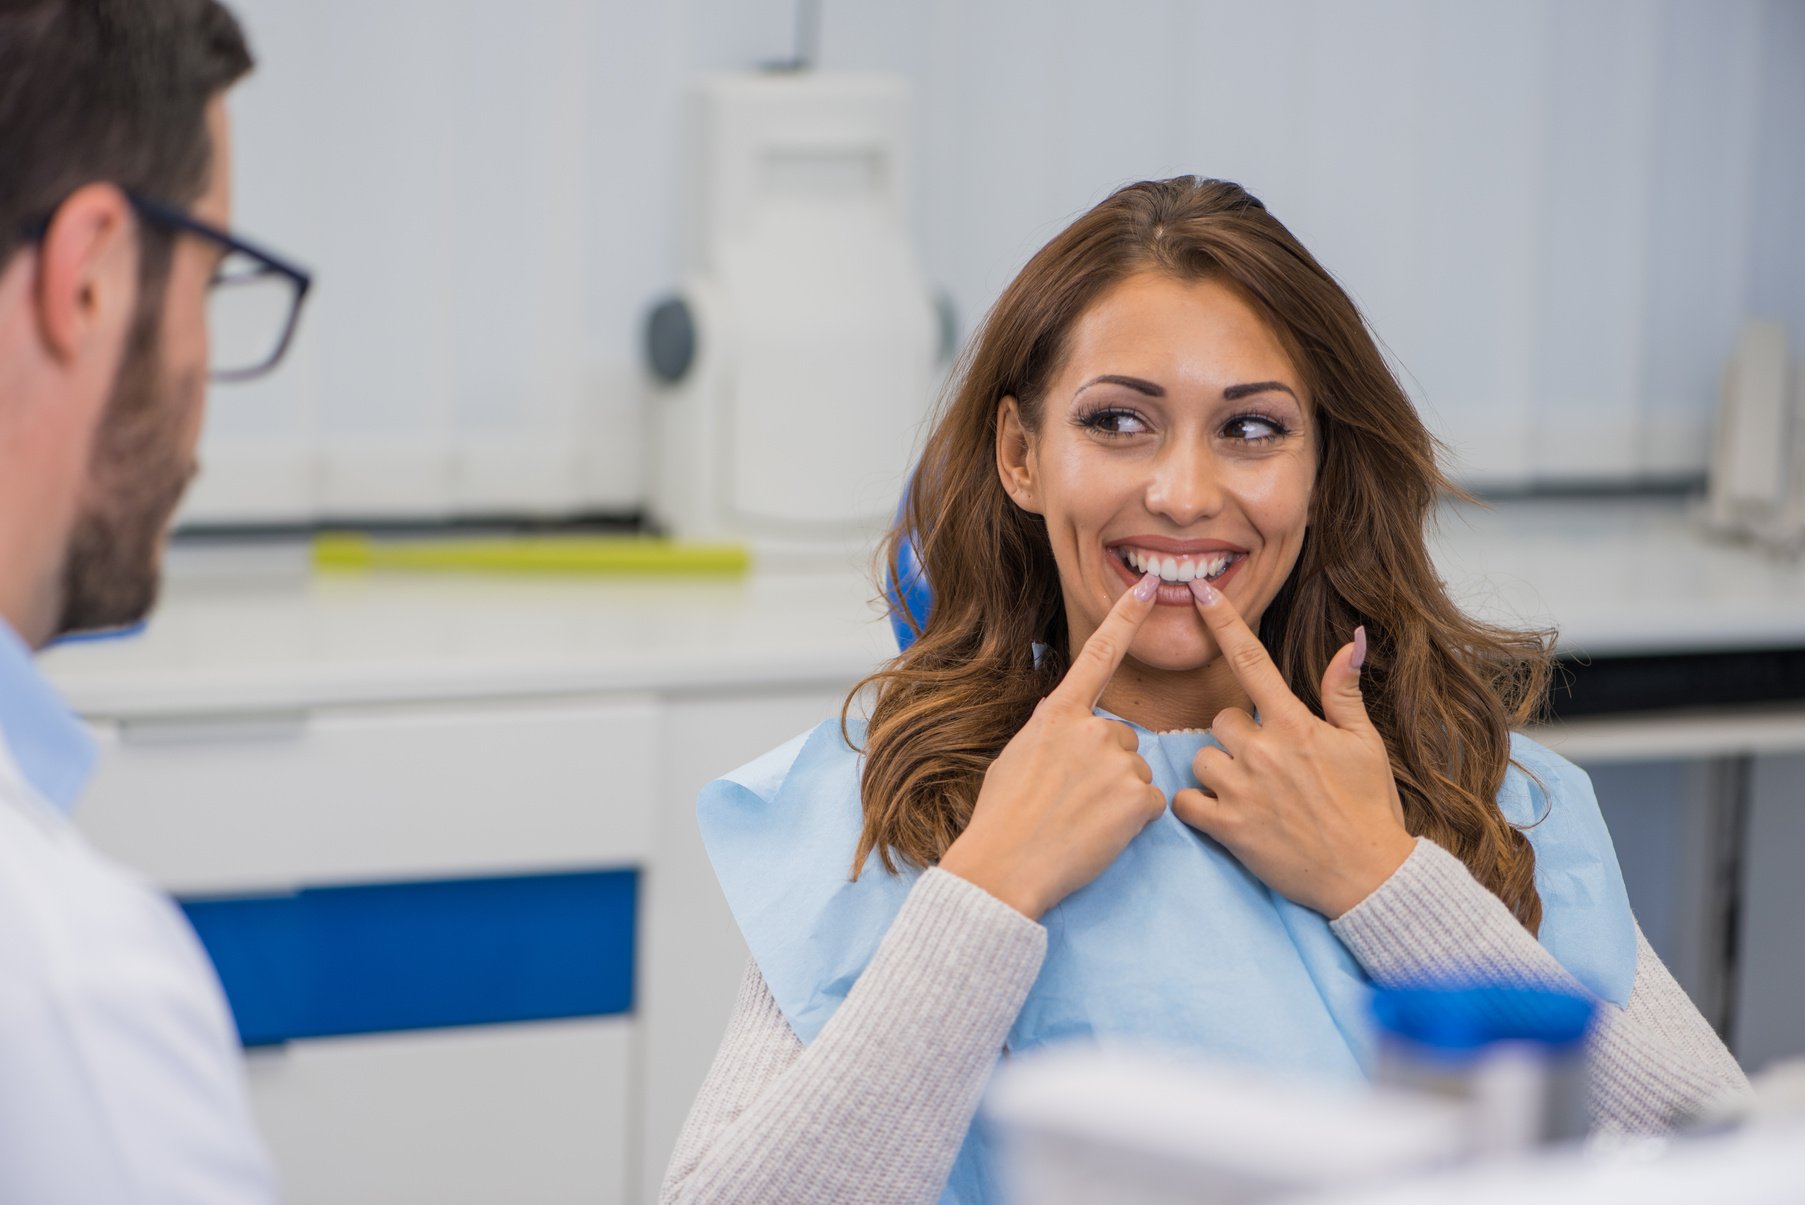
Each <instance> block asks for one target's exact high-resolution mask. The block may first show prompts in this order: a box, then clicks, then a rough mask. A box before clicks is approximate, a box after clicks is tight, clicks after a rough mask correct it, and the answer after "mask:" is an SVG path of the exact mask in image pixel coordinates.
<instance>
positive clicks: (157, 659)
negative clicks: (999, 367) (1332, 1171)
mask: <svg viewBox="0 0 1805 1205" xmlns="http://www.w3.org/2000/svg"><path fill="white" fill-rule="evenodd" d="M1689 515H1690V511H1689V508H1688V507H1686V506H1685V505H1684V504H1682V503H1681V502H1679V501H1676V500H1637V501H1615V500H1613V501H1586V502H1579V503H1575V502H1560V503H1555V502H1547V501H1535V502H1509V503H1505V504H1501V505H1500V506H1499V507H1498V508H1496V509H1494V510H1491V511H1477V510H1473V509H1471V508H1465V507H1458V508H1450V510H1449V511H1448V513H1447V514H1446V516H1445V517H1444V519H1443V522H1442V524H1441V530H1440V533H1439V535H1438V536H1437V538H1436V555H1437V563H1438V564H1439V565H1440V567H1441V569H1442V571H1443V574H1444V576H1445V577H1446V578H1447V580H1448V582H1449V584H1450V587H1451V588H1452V589H1453V591H1454V593H1455V596H1456V598H1457V599H1459V600H1460V601H1461V602H1462V603H1463V605H1466V606H1467V607H1469V608H1470V609H1472V610H1473V611H1475V612H1476V613H1478V614H1479V615H1481V616H1483V617H1485V618H1487V619H1490V620H1492V621H1494V622H1499V623H1506V624H1512V625H1531V626H1545V625H1550V624H1552V625H1556V626H1558V627H1559V628H1560V630H1561V647H1562V649H1563V651H1568V652H1574V653H1581V654H1587V655H1593V656H1598V655H1611V654H1626V653H1640V652H1677V651H1694V650H1704V649H1728V648H1751V647H1757V648H1759V647H1805V564H1801V563H1800V562H1797V561H1793V562H1784V561H1776V560H1773V559H1770V558H1768V557H1767V556H1765V555H1764V554H1761V553H1759V552H1756V551H1753V550H1750V549H1745V548H1737V547H1731V546H1727V545H1724V544H1723V543H1721V542H1719V541H1715V540H1712V539H1708V538H1706V537H1705V536H1704V535H1703V534H1702V533H1701V532H1700V531H1699V530H1698V529H1697V528H1696V527H1695V525H1694V524H1693V522H1692V520H1691V519H1690V517H1689ZM183 556H184V554H183V552H182V551H180V550H178V553H177V557H176V560H175V563H174V570H173V571H172V573H171V583H170V586H169V588H168V590H167V591H166V593H165V599H164V604H163V606H162V607H161V608H160V609H159V611H158V613H157V615H156V617H155V618H154V620H153V621H152V623H151V626H150V629H149V631H148V632H146V633H145V634H144V635H142V636H139V637H136V638H132V639H127V640H119V641H105V642H98V643H91V644H77V645H71V646H65V647H63V648H59V649H56V650H53V651H52V652H51V653H50V654H48V655H47V657H46V659H45V666H46V668H47V669H48V671H49V673H50V675H51V677H52V678H53V679H54V680H55V681H56V683H57V684H58V686H59V687H60V688H61V689H62V690H63V691H64V692H65V693H66V694H67V695H68V697H69V698H70V699H71V701H72V702H73V703H74V705H75V706H76V708H77V709H78V710H79V711H81V712H83V713H84V714H87V715H90V716H95V717H104V716H115V717H128V718H129V717H133V716H146V715H182V714H201V713H208V712H215V711H219V710H231V711H243V710H282V709H300V708H306V707H311V706H319V705H326V704H361V703H386V702H411V701H418V700H423V699H457V698H473V697H484V698H494V697H498V696H502V697H505V696H544V695H552V694H570V693H589V692H598V691H606V692H634V691H653V690H657V691H667V692H668V691H673V690H675V691H692V690H705V689H708V690H721V689H726V690H732V689H735V688H736V687H752V686H757V687H760V688H770V687H779V688H781V687H783V686H785V685H787V684H795V685H797V686H804V685H808V686H819V685H822V684H839V683H850V682H851V681H853V680H855V679H856V678H858V677H859V676H861V675H862V674H864V673H866V672H868V671H869V670H870V669H871V668H872V667H873V666H875V665H876V664H877V663H878V662H879V661H880V660H882V659H883V658H885V657H887V656H889V655H890V654H891V653H892V652H894V650H895V645H894V643H893V641H892V638H891V635H890V632H889V628H888V625H887V624H886V623H885V622H884V620H883V617H882V613H881V611H880V610H879V608H878V607H877V606H876V605H875V603H874V602H873V598H874V596H875V593H876V592H875V589H874V587H873V586H872V585H871V584H870V582H869V581H867V580H865V578H864V577H863V576H862V575H861V574H860V572H859V571H858V570H857V568H856V567H855V565H854V564H853V563H852V562H850V561H848V562H845V563H843V564H839V565H830V566H826V567H816V568H788V569H783V568H775V567H767V568H760V569H756V570H754V571H753V572H752V573H750V574H749V575H747V576H746V577H745V578H743V579H690V580H685V579H682V578H670V579H647V578H639V579H631V580H612V581H610V580H598V579H588V580H584V579H552V578H505V577H494V576H478V575H469V576H464V575H440V574H402V573H374V574H368V575H362V576H358V575H329V576H320V577H309V576H307V575H306V574H304V573H300V572H292V571H291V572H288V573H283V572H272V573H266V574H261V575H259V574H256V573H246V574H241V575H236V576H232V577H228V578H225V579H222V578H221V577H220V576H219V575H218V574H217V572H215V573H210V574H201V575H198V576H196V575H185V574H184V572H183ZM298 563H299V562H298V561H296V562H295V564H296V565H298Z"/></svg>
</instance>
